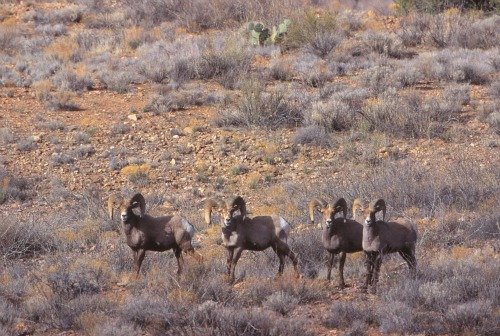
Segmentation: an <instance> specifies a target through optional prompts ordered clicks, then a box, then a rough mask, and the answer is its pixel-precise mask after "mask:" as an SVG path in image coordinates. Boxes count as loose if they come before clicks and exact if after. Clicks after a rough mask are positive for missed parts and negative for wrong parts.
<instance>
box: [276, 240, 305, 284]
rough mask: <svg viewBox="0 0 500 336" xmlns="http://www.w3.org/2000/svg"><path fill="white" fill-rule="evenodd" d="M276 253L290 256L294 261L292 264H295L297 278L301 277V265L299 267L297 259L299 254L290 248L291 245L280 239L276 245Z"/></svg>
mask: <svg viewBox="0 0 500 336" xmlns="http://www.w3.org/2000/svg"><path fill="white" fill-rule="evenodd" d="M275 252H276V254H278V257H279V255H280V254H282V255H283V256H288V258H290V260H291V261H292V264H293V269H294V271H295V277H297V278H300V272H299V267H298V263H299V261H298V259H297V256H296V255H295V253H293V251H292V250H291V249H290V247H289V246H288V245H287V244H286V243H284V242H283V241H281V240H280V241H279V242H278V245H277V246H276V250H275ZM280 262H281V259H280ZM283 268H284V261H283ZM281 273H283V269H282V270H281Z"/></svg>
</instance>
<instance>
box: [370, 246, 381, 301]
mask: <svg viewBox="0 0 500 336" xmlns="http://www.w3.org/2000/svg"><path fill="white" fill-rule="evenodd" d="M382 257H383V254H382V253H376V254H375V258H374V259H375V265H374V267H373V268H374V271H373V276H372V292H373V294H375V293H376V292H377V283H378V277H379V275H380V266H381V265H382Z"/></svg>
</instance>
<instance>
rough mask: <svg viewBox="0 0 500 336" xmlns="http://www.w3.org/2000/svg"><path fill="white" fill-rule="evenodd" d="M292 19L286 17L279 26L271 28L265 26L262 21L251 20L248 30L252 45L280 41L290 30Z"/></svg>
mask: <svg viewBox="0 0 500 336" xmlns="http://www.w3.org/2000/svg"><path fill="white" fill-rule="evenodd" d="M290 23H291V21H290V20H288V19H285V20H284V21H283V22H282V23H280V24H279V25H278V27H276V26H274V27H272V30H271V31H270V30H269V28H266V27H264V25H263V24H262V23H260V22H250V23H249V24H248V31H249V32H250V43H251V44H252V45H261V46H262V45H269V44H275V43H280V42H281V41H282V39H283V37H284V36H285V34H286V32H287V31H288V27H289V26H290Z"/></svg>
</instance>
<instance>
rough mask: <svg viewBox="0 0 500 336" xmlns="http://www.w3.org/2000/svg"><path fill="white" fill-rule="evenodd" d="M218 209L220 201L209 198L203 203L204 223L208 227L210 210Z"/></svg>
mask: <svg viewBox="0 0 500 336" xmlns="http://www.w3.org/2000/svg"><path fill="white" fill-rule="evenodd" d="M219 207H220V200H219V199H213V198H209V199H207V200H206V201H205V206H204V208H203V215H204V216H205V223H207V225H210V224H211V223H212V209H213V208H219Z"/></svg>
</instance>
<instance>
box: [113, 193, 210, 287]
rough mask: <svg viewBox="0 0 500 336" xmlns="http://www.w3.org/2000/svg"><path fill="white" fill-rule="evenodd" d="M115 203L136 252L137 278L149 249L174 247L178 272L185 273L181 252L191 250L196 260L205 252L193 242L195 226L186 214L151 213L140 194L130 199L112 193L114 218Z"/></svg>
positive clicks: (157, 249) (156, 249)
mask: <svg viewBox="0 0 500 336" xmlns="http://www.w3.org/2000/svg"><path fill="white" fill-rule="evenodd" d="M115 206H117V207H118V209H119V211H120V215H121V221H122V223H123V229H124V232H125V237H126V239H127V245H128V246H130V248H131V249H132V251H133V253H134V264H135V273H136V277H137V276H138V275H139V271H140V269H141V264H142V261H143V260H144V257H145V255H146V251H157V252H162V251H167V250H170V249H173V250H174V254H175V257H176V258H177V275H180V274H181V272H182V264H181V261H182V255H181V252H185V253H190V254H191V255H193V256H194V257H195V258H196V259H198V260H200V259H201V255H199V254H196V253H195V252H194V248H193V246H192V245H191V239H192V238H193V236H194V231H195V230H194V227H193V225H191V224H190V223H189V222H188V221H187V220H186V219H185V218H184V217H181V216H179V215H174V216H163V217H152V216H150V215H147V214H146V201H145V199H144V196H142V195H141V194H140V193H137V194H135V195H134V196H133V197H132V198H131V199H130V200H125V199H122V198H121V197H117V196H114V195H113V196H110V198H109V200H108V211H109V215H110V217H111V218H113V209H114V208H115ZM137 207H139V209H140V215H136V214H135V213H134V212H133V211H132V209H134V208H137Z"/></svg>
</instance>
